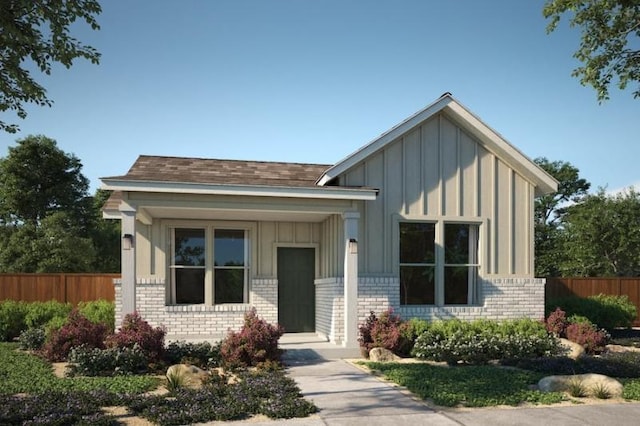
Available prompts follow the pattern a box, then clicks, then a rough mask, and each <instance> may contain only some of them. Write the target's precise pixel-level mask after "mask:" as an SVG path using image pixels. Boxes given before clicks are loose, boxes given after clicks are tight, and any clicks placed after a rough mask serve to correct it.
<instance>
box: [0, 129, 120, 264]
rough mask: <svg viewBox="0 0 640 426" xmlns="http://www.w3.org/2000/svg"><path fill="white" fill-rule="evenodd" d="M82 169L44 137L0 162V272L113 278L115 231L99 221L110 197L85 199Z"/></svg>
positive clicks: (25, 143) (110, 224)
mask: <svg viewBox="0 0 640 426" xmlns="http://www.w3.org/2000/svg"><path fill="white" fill-rule="evenodd" d="M87 186H88V182H87V179H86V178H85V177H84V176H83V175H82V164H81V163H80V160H78V159H77V158H76V157H75V156H74V155H72V154H67V153H65V152H64V151H62V150H60V149H59V148H58V147H57V145H56V142H55V141H54V140H52V139H49V138H47V137H44V136H29V137H27V138H25V139H23V140H19V141H18V144H17V146H16V147H14V148H9V155H8V156H7V157H6V158H0V272H116V271H118V270H119V269H120V229H119V224H118V223H115V222H116V221H106V220H104V219H102V212H101V208H102V205H103V204H104V202H105V201H106V199H107V198H108V196H109V194H108V193H106V192H105V191H98V192H97V193H96V195H95V197H90V196H88V194H87Z"/></svg>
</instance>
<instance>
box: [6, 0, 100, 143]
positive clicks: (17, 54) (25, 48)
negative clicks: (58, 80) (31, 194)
mask: <svg viewBox="0 0 640 426" xmlns="http://www.w3.org/2000/svg"><path fill="white" fill-rule="evenodd" d="M101 11H102V9H101V8H100V4H99V3H98V2H97V1H96V0H37V1H34V0H0V70H2V71H1V72H0V111H2V112H4V111H14V112H15V113H16V115H17V116H18V117H19V118H22V119H24V118H26V117H27V112H26V110H25V109H24V104H26V103H34V104H36V105H40V106H50V105H51V104H52V101H51V100H50V99H49V98H48V97H47V94H46V90H45V88H44V87H43V86H41V85H40V84H39V83H38V82H36V80H34V78H33V77H32V75H31V70H32V69H34V68H37V69H39V70H40V72H42V73H45V74H51V69H52V65H53V64H54V63H59V64H62V65H64V66H65V67H67V68H70V67H71V65H72V64H73V61H74V59H77V58H84V59H87V60H89V61H91V62H92V63H94V64H97V63H98V62H99V60H100V54H99V53H98V52H97V51H96V50H95V49H94V48H93V47H91V46H87V45H84V44H82V43H81V42H79V41H78V40H76V39H75V38H74V37H72V36H71V34H70V28H71V27H72V26H73V25H74V24H75V22H76V21H78V20H83V21H84V22H86V23H87V24H88V25H89V26H90V27H91V28H92V29H93V30H98V29H99V28H100V26H99V25H98V23H97V21H96V16H97V15H99V14H100V12H101ZM18 129H19V128H18V126H17V125H16V124H9V123H5V122H4V121H2V120H0V130H4V131H7V132H10V133H15V132H16V131H17V130H18Z"/></svg>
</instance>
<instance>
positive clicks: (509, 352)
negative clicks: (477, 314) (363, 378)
mask: <svg viewBox="0 0 640 426" xmlns="http://www.w3.org/2000/svg"><path fill="white" fill-rule="evenodd" d="M561 350H562V349H561V347H560V346H559V343H558V341H557V339H556V338H555V337H553V336H551V335H550V334H548V333H547V332H546V330H545V328H544V325H543V324H542V323H540V322H538V321H534V320H530V319H522V320H511V321H504V322H497V321H490V320H476V321H471V322H465V321H461V320H457V319H453V320H447V321H434V322H433V323H431V325H430V326H429V328H428V329H427V331H425V332H424V333H422V334H421V335H420V336H419V337H418V338H417V339H416V343H415V346H414V348H413V354H414V355H415V356H416V357H418V358H422V359H429V360H433V361H445V362H447V363H448V364H456V363H458V362H464V363H467V364H485V363H487V362H488V361H490V360H494V359H504V358H514V359H519V358H530V357H533V356H542V355H549V354H557V353H559V352H561Z"/></svg>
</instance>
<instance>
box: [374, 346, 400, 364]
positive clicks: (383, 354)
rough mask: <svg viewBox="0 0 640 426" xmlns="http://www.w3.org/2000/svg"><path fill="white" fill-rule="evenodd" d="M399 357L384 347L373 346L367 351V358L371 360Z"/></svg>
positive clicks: (377, 360)
mask: <svg viewBox="0 0 640 426" xmlns="http://www.w3.org/2000/svg"><path fill="white" fill-rule="evenodd" d="M400 359H401V358H400V357H399V356H397V355H396V354H394V353H393V352H391V351H390V350H389V349H385V348H373V349H371V350H370V351H369V360H370V361H373V362H392V361H399V360H400Z"/></svg>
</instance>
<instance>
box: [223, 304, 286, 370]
mask: <svg viewBox="0 0 640 426" xmlns="http://www.w3.org/2000/svg"><path fill="white" fill-rule="evenodd" d="M283 333H284V329H283V328H282V327H281V326H280V325H272V324H269V323H268V322H266V321H265V320H263V319H261V318H259V317H258V314H257V312H256V310H255V308H253V309H251V310H250V311H249V312H247V313H246V314H245V315H244V325H243V326H242V329H241V330H240V331H239V332H234V331H229V334H228V335H227V337H226V338H225V339H224V340H223V341H222V344H221V346H220V355H221V356H222V362H223V363H224V364H225V365H226V366H228V367H251V366H256V365H258V364H261V363H264V362H266V361H273V362H278V363H279V362H280V356H281V355H282V351H281V350H280V349H278V339H280V337H281V336H282V334H283Z"/></svg>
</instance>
